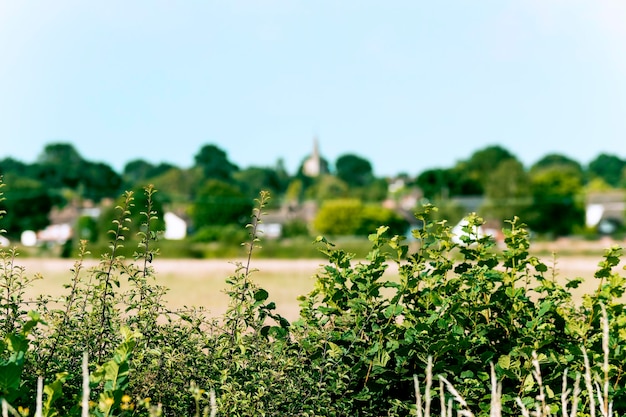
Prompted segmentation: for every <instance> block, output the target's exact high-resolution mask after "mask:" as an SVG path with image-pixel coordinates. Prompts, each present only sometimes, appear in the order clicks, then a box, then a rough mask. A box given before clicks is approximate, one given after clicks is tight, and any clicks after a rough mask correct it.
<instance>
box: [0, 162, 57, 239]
mask: <svg viewBox="0 0 626 417" xmlns="http://www.w3.org/2000/svg"><path fill="white" fill-rule="evenodd" d="M3 182H4V184H6V186H5V187H3V189H2V192H3V194H4V198H5V199H4V200H3V201H0V210H4V211H5V212H6V213H5V214H4V217H3V218H2V219H1V220H0V229H4V230H6V232H7V235H8V236H9V237H13V238H17V237H19V236H20V234H21V233H22V232H23V231H25V230H35V231H36V230H41V229H43V228H45V227H46V226H47V225H48V224H49V223H50V221H49V219H48V214H49V213H50V210H51V209H52V207H53V206H54V204H55V199H54V198H53V197H52V196H51V195H50V194H49V193H48V190H47V188H46V186H45V185H44V184H42V183H41V182H40V181H36V180H33V179H30V178H23V177H18V176H15V175H13V174H6V175H4V176H3Z"/></svg>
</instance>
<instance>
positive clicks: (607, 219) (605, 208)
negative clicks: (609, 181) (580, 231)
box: [585, 190, 626, 234]
mask: <svg viewBox="0 0 626 417" xmlns="http://www.w3.org/2000/svg"><path fill="white" fill-rule="evenodd" d="M585 206H586V210H585V223H586V225H587V227H589V228H594V227H595V228H597V229H598V231H599V232H600V233H603V234H611V233H613V232H614V231H615V230H617V229H618V228H619V227H621V226H622V225H623V224H624V218H625V215H626V191H624V190H610V191H602V192H592V193H589V194H587V200H586V203H585Z"/></svg>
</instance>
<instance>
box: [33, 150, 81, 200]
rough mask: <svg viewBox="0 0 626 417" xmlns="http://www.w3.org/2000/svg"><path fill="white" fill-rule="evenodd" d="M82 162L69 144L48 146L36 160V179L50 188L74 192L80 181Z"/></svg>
mask: <svg viewBox="0 0 626 417" xmlns="http://www.w3.org/2000/svg"><path fill="white" fill-rule="evenodd" d="M84 162H85V160H84V159H83V158H82V156H81V155H80V154H79V153H78V152H77V151H76V149H75V148H74V146H72V145H71V144H69V143H52V144H48V145H46V146H45V148H44V150H43V152H42V153H41V155H39V157H38V158H37V163H36V165H37V167H38V171H39V174H38V179H39V180H40V181H42V182H43V183H44V184H45V185H46V186H47V187H50V188H55V189H61V188H66V187H67V188H70V189H73V190H75V189H77V188H78V185H79V184H80V182H81V179H82V174H81V171H82V169H83V164H84Z"/></svg>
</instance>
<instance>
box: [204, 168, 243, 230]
mask: <svg viewBox="0 0 626 417" xmlns="http://www.w3.org/2000/svg"><path fill="white" fill-rule="evenodd" d="M251 209H252V203H251V202H250V200H249V199H247V198H246V196H245V195H244V194H243V193H242V192H241V191H240V190H239V188H237V187H236V186H234V185H231V184H228V183H226V182H224V181H219V180H208V181H207V182H206V183H205V184H204V186H203V187H202V188H201V189H200V190H199V191H198V194H197V195H196V201H195V204H194V207H193V212H192V219H193V225H194V227H195V228H196V229H198V230H199V229H201V228H202V227H204V226H211V225H227V224H239V225H242V224H244V223H245V218H246V216H247V214H248V213H250V210H251Z"/></svg>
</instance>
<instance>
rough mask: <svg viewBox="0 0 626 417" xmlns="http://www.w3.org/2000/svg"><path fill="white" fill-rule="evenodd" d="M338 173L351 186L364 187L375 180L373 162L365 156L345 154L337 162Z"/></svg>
mask: <svg viewBox="0 0 626 417" xmlns="http://www.w3.org/2000/svg"><path fill="white" fill-rule="evenodd" d="M335 169H336V171H335V172H336V175H337V177H338V178H339V179H341V180H342V181H344V182H345V183H346V184H348V186H349V187H364V186H366V185H369V184H370V183H371V182H372V181H373V180H374V173H373V170H372V164H371V163H370V162H369V161H368V160H367V159H365V158H362V157H360V156H358V155H354V154H345V155H341V156H340V157H339V158H337V161H336V162H335Z"/></svg>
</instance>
